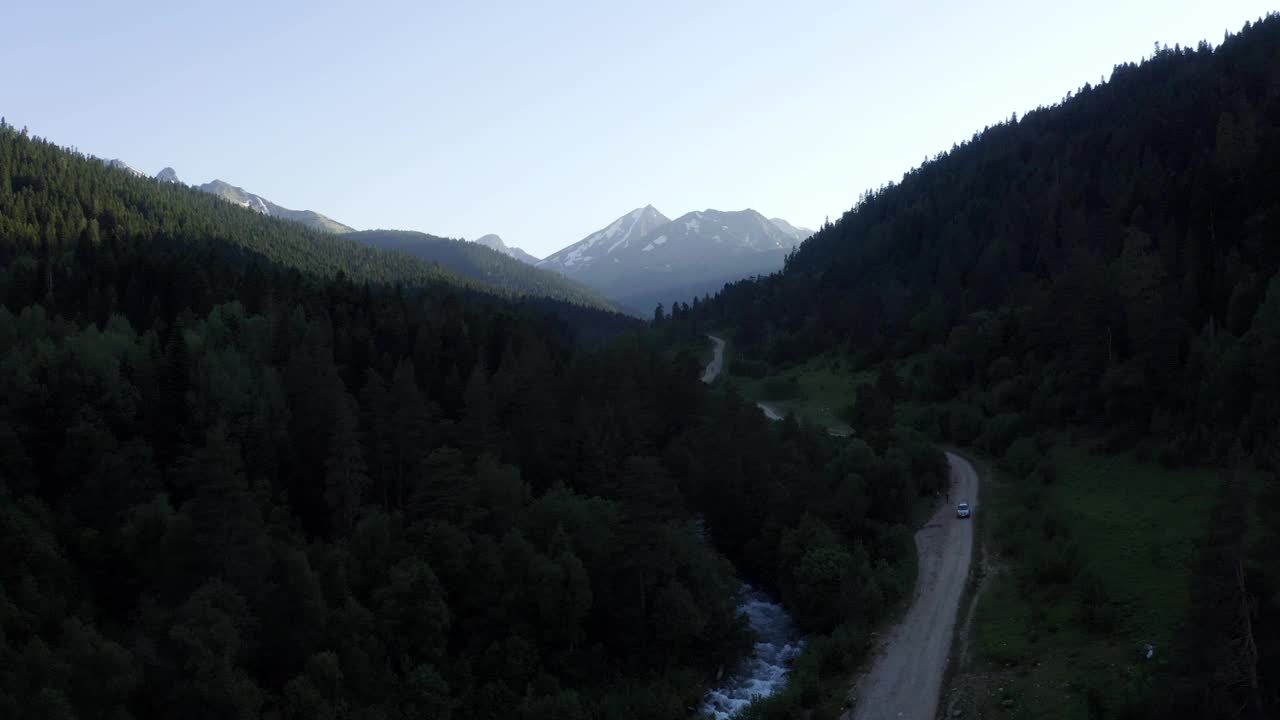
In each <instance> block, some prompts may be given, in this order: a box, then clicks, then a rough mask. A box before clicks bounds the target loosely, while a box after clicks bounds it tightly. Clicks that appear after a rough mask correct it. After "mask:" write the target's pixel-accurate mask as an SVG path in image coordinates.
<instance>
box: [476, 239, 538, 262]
mask: <svg viewBox="0 0 1280 720" xmlns="http://www.w3.org/2000/svg"><path fill="white" fill-rule="evenodd" d="M471 242H473V243H476V244H477V245H483V246H485V247H487V248H489V249H490V250H495V251H497V252H500V253H502V254H503V255H506V256H507V257H513V258H515V259H516V260H519V261H520V262H523V263H528V264H530V265H537V264H538V262H539V260H538V258H536V257H534V256H533V255H530V254H529V253H527V252H525V251H524V250H521V249H520V248H518V247H515V246H514V245H508V244H506V243H505V242H503V241H502V238H501V237H499V236H498V235H495V234H493V233H489V234H488V235H481V236H480V237H478V238H476V239H475V240H472V241H471Z"/></svg>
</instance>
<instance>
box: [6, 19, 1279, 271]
mask: <svg viewBox="0 0 1280 720" xmlns="http://www.w3.org/2000/svg"><path fill="white" fill-rule="evenodd" d="M1037 5H1041V6H1040V7H1037ZM1269 9H1274V8H1269V7H1268V5H1267V3H1265V2H1254V1H1253V0H1148V1H1144V2H1132V1H1127V0H1101V1H1100V0H1075V1H1074V2H1053V3H1032V2H1027V1H1026V0H1020V1H1011V0H1000V1H995V2H984V1H983V0H973V1H971V2H963V3H962V2H953V1H948V2H920V1H912V0H905V1H901V2H888V1H886V0H876V1H875V2H864V1H862V0H843V1H841V0H787V2H778V1H777V0H769V1H766V2H756V1H755V0H737V1H734V2H699V1H698V0H649V1H648V2H625V3H624V2H612V1H610V0H595V1H594V2H555V1H554V0H546V1H542V2H529V1H528V0H518V1H515V0H513V1H504V2H497V1H489V0H465V1H464V0H457V1H453V0H448V1H439V2H435V1H428V0H420V1H418V2H391V1H385V0H363V1H362V2H358V3H357V2H346V3H332V2H327V1H325V0H313V1H302V0H297V1H294V0H290V1H287V2H285V1H281V2H273V1H272V0H254V1H251V2H242V1H241V0H222V1H221V2H204V3H187V2H174V0H113V1H112V2H102V1H100V0H80V1H77V2H68V1H66V0H39V1H38V2H14V3H8V4H7V7H6V8H5V10H4V13H3V14H4V16H5V23H4V24H5V25H6V26H7V27H6V30H5V31H3V32H0V36H2V37H3V41H0V66H2V67H4V68H6V70H7V71H6V73H5V75H4V80H3V81H0V115H3V116H5V117H6V119H7V120H8V122H9V123H10V124H12V125H15V126H17V127H23V126H26V127H28V128H29V129H30V131H31V132H32V134H35V135H38V136H41V137H45V138H48V139H50V140H52V141H54V142H56V143H58V144H60V145H64V146H72V147H75V148H77V149H79V150H80V151H81V152H85V153H89V154H92V155H96V156H98V157H104V158H121V159H124V160H125V161H126V162H128V163H129V164H131V165H132V166H134V167H135V168H137V169H139V170H141V171H143V172H146V173H148V174H154V173H156V172H158V171H159V170H160V169H161V168H163V167H165V166H172V167H173V168H175V169H176V170H177V173H178V176H179V177H180V178H181V179H182V180H183V181H184V182H187V183H191V184H200V183H204V182H208V181H209V180H212V179H214V178H219V179H222V180H225V181H227V182H230V183H232V184H233V185H238V186H241V187H243V188H245V189H247V190H249V191H251V192H255V193H257V194H259V195H262V196H263V197H266V198H267V199H269V200H271V201H273V202H275V203H277V204H279V205H283V206H285V207H289V208H294V209H311V210H315V211H317V212H321V213H323V214H325V215H328V216H329V217H332V218H334V219H336V220H338V221H340V222H344V223H346V224H348V225H351V226H353V227H356V228H358V229H372V228H399V229H409V230H421V231H424V232H429V233H432V234H436V235H444V236H448V237H465V238H468V239H474V238H476V237H478V236H480V235H483V234H486V233H497V234H499V235H501V236H502V238H503V239H504V240H505V241H506V242H507V243H508V244H510V245H516V246H520V247H523V248H524V249H525V250H527V251H529V252H531V253H533V254H535V255H538V256H540V257H541V256H545V255H547V254H550V253H552V252H554V251H555V250H558V249H559V248H561V247H564V246H565V245H568V244H570V243H572V242H575V241H577V240H579V239H581V238H582V237H584V236H586V235H587V234H589V233H591V232H592V231H594V230H597V229H599V228H601V227H604V226H605V225H608V224H609V223H610V222H611V221H612V220H613V219H615V218H616V217H618V216H620V215H622V214H624V213H626V212H628V211H630V210H631V209H633V208H637V207H642V206H644V205H646V204H653V205H654V206H656V207H657V208H658V209H659V210H661V211H662V212H663V213H665V214H666V215H667V216H669V217H672V218H675V217H677V216H679V215H681V214H683V213H686V212H690V211H693V210H704V209H708V208H715V209H719V210H740V209H743V208H747V207H750V208H754V209H756V210H758V211H760V212H762V213H764V214H765V215H767V216H770V217H782V218H785V219H787V220H789V221H790V222H792V223H794V224H797V225H805V226H808V227H810V228H816V227H818V226H819V225H821V223H822V222H823V221H824V218H827V217H831V218H832V219H835V218H837V217H839V216H840V215H841V214H842V213H843V212H844V211H846V210H848V209H849V208H850V207H851V206H852V205H853V204H854V203H855V202H856V200H857V198H858V196H859V194H860V193H861V192H862V191H864V190H867V189H870V188H874V187H878V186H880V185H882V184H884V183H886V182H888V181H891V180H898V179H900V178H901V177H902V174H903V173H904V172H906V171H907V170H909V169H910V168H912V167H913V166H916V165H919V164H920V162H921V161H922V160H924V158H926V157H931V156H933V155H935V154H936V153H938V152H939V151H943V150H946V149H948V148H950V147H951V146H952V144H953V143H955V142H959V141H963V140H965V139H968V138H970V137H971V136H972V135H973V133H974V132H975V131H978V130H981V129H982V128H983V127H984V126H986V125H991V124H995V123H998V122H1000V121H1001V120H1003V119H1006V118H1008V117H1009V116H1010V114H1012V113H1014V112H1017V113H1018V114H1019V115H1021V114H1023V113H1025V112H1026V111H1027V110H1030V109H1033V108H1035V107H1037V106H1042V105H1050V104H1053V103H1056V102H1059V101H1060V100H1061V99H1062V98H1063V97H1064V96H1065V95H1066V94H1067V93H1068V92H1069V91H1074V90H1076V89H1078V88H1079V87H1080V86H1082V85H1083V84H1084V83H1086V82H1089V83H1094V84H1096V83H1097V82H1098V81H1099V80H1101V79H1103V78H1105V77H1108V76H1109V75H1110V73H1111V69H1112V68H1113V67H1114V66H1115V65H1117V64H1119V63H1122V62H1136V61H1139V60H1141V59H1142V58H1143V57H1144V56H1147V55H1150V54H1151V51H1152V47H1153V44H1154V43H1156V42H1161V43H1165V44H1167V45H1168V46H1169V47H1173V46H1174V44H1175V43H1178V44H1182V45H1188V44H1189V45H1193V46H1194V45H1195V44H1196V43H1197V42H1198V41H1200V40H1202V39H1207V40H1209V41H1210V42H1212V43H1214V44H1215V45H1216V44H1218V43H1220V42H1221V41H1222V38H1223V34H1224V32H1225V31H1227V30H1230V31H1231V32H1237V31H1239V30H1240V28H1241V27H1242V26H1243V24H1244V23H1245V21H1252V20H1256V19H1257V18H1259V17H1261V16H1263V15H1264V14H1265V13H1266V12H1267V11H1268V10H1269Z"/></svg>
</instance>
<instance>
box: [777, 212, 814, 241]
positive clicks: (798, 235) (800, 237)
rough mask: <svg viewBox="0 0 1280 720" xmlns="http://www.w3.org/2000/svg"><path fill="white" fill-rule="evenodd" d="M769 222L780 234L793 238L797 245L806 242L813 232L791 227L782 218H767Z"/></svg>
mask: <svg viewBox="0 0 1280 720" xmlns="http://www.w3.org/2000/svg"><path fill="white" fill-rule="evenodd" d="M769 222H771V223H773V224H774V225H777V226H778V228H779V229H780V230H782V232H784V233H786V234H788V235H790V236H791V237H793V238H795V239H796V242H797V243H802V242H804V241H805V240H808V239H809V236H810V235H812V234H813V231H812V230H810V229H809V228H807V227H799V226H796V225H792V224H791V223H789V222H787V221H786V220H783V219H782V218H769Z"/></svg>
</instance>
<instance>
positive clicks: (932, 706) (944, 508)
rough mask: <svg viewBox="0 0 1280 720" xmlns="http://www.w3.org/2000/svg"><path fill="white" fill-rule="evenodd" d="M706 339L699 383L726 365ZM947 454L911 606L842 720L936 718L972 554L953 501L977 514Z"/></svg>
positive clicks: (969, 481)
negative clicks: (943, 486)
mask: <svg viewBox="0 0 1280 720" xmlns="http://www.w3.org/2000/svg"><path fill="white" fill-rule="evenodd" d="M707 337H709V338H711V341H712V342H713V343H715V356H714V357H713V358H712V359H711V362H710V363H709V364H708V365H707V368H706V371H705V372H703V374H702V381H703V382H706V383H709V382H712V381H714V380H715V379H716V377H717V376H718V375H719V374H720V369H721V366H722V365H723V363H724V340H722V339H720V338H718V337H716V336H714V335H708V336H707ZM757 404H758V405H759V406H760V409H761V410H762V411H764V413H765V415H767V416H768V417H770V418H775V419H776V418H779V417H781V416H780V415H779V414H778V413H777V412H776V411H774V410H773V408H770V407H768V406H766V405H764V404H763V403H757ZM840 434H841V435H844V434H845V433H844V432H840ZM946 455H947V464H948V465H949V466H950V468H951V491H950V497H949V498H948V502H945V503H942V505H941V506H940V507H939V508H938V509H937V511H936V512H934V514H933V517H932V518H930V519H929V522H928V523H927V524H926V525H925V526H924V527H923V528H921V529H920V531H919V532H917V533H916V554H917V555H918V559H919V563H918V567H919V574H918V575H917V576H916V588H915V595H914V597H913V598H912V600H911V608H910V609H909V610H907V614H906V615H905V616H904V617H903V618H902V620H901V621H900V622H899V623H898V624H897V625H895V626H894V627H893V628H891V629H890V630H889V631H888V632H887V633H886V634H885V636H884V638H883V639H882V641H881V643H880V646H879V648H878V649H877V651H876V658H875V661H874V664H873V665H872V666H871V670H870V671H869V672H867V673H866V674H864V675H862V676H861V677H860V678H859V679H858V683H857V686H856V687H855V688H854V694H853V696H852V698H851V699H852V700H853V702H854V705H853V709H852V710H850V711H849V712H847V713H845V714H844V716H843V717H842V718H841V720H934V718H935V717H936V716H937V713H938V700H939V696H940V695H941V693H942V676H943V673H945V672H946V669H947V661H948V660H949V658H948V657H947V653H949V652H950V651H951V636H952V631H953V630H954V628H955V624H956V613H957V611H958V610H959V607H960V596H961V595H962V594H963V593H964V586H965V582H966V581H967V580H968V578H969V559H970V557H971V555H972V554H973V522H972V521H971V520H961V519H958V518H957V517H956V513H955V503H957V502H962V501H963V502H968V503H969V507H970V508H971V509H972V511H973V512H974V513H977V512H978V510H979V507H978V473H977V472H976V471H975V470H974V469H973V465H972V464H970V463H969V461H968V460H965V459H964V458H963V457H960V456H959V455H956V454H955V453H950V452H949V453H947V454H946Z"/></svg>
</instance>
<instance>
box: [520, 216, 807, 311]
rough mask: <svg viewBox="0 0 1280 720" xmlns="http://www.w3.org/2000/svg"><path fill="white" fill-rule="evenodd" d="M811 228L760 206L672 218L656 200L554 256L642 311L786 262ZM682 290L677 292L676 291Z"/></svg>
mask: <svg viewBox="0 0 1280 720" xmlns="http://www.w3.org/2000/svg"><path fill="white" fill-rule="evenodd" d="M809 234H810V233H809V231H808V230H806V229H805V228H798V227H796V226H794V225H791V224H790V223H788V222H787V221H785V220H781V219H780V218H779V219H776V220H775V219H770V218H767V217H765V216H764V215H762V214H761V213H759V212H757V211H755V210H752V209H749V208H748V209H745V210H736V211H723V210H715V209H706V210H695V211H692V212H688V213H685V214H683V215H681V216H679V217H677V218H675V219H674V220H673V219H670V218H668V217H667V216H665V215H663V214H662V213H661V212H660V211H658V209H657V208H655V207H653V206H652V205H646V206H644V207H642V208H637V209H635V210H632V211H631V212H629V213H627V214H625V215H623V216H622V217H619V218H618V219H616V220H614V221H613V222H612V223H610V224H609V225H607V226H605V227H604V228H602V229H600V230H597V231H595V232H593V233H591V234H589V235H587V236H586V237H584V238H583V239H582V240H579V241H578V242H576V243H573V244H571V245H568V246H566V247H564V248H562V249H560V250H559V251H557V252H555V253H552V254H551V255H549V256H547V258H546V259H544V260H542V261H541V262H539V263H538V267H540V268H545V269H552V270H555V271H557V272H560V273H562V274H564V275H566V276H568V277H571V278H574V279H577V280H580V281H581V282H583V283H585V284H586V285H589V286H591V287H593V288H596V289H598V290H600V291H601V292H604V293H605V294H606V295H608V296H609V297H611V298H613V299H615V300H617V301H618V302H620V303H622V304H624V305H625V306H627V307H630V308H632V309H633V310H635V311H637V312H643V311H645V310H646V309H647V306H649V305H650V304H651V303H655V302H667V301H671V300H688V299H691V298H692V297H694V296H697V295H701V294H703V293H706V292H710V291H714V290H718V289H719V288H720V287H722V286H723V285H724V284H725V283H726V282H733V281H736V280H740V279H742V278H744V277H750V276H752V275H758V274H762V273H769V272H773V271H775V270H779V269H781V268H782V265H783V262H784V260H785V258H786V254H787V253H788V252H790V251H791V250H792V249H793V248H794V247H795V246H796V245H797V244H798V243H799V242H801V241H802V240H804V239H805V238H807V237H808V235H809ZM673 295H675V296H676V297H673Z"/></svg>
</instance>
